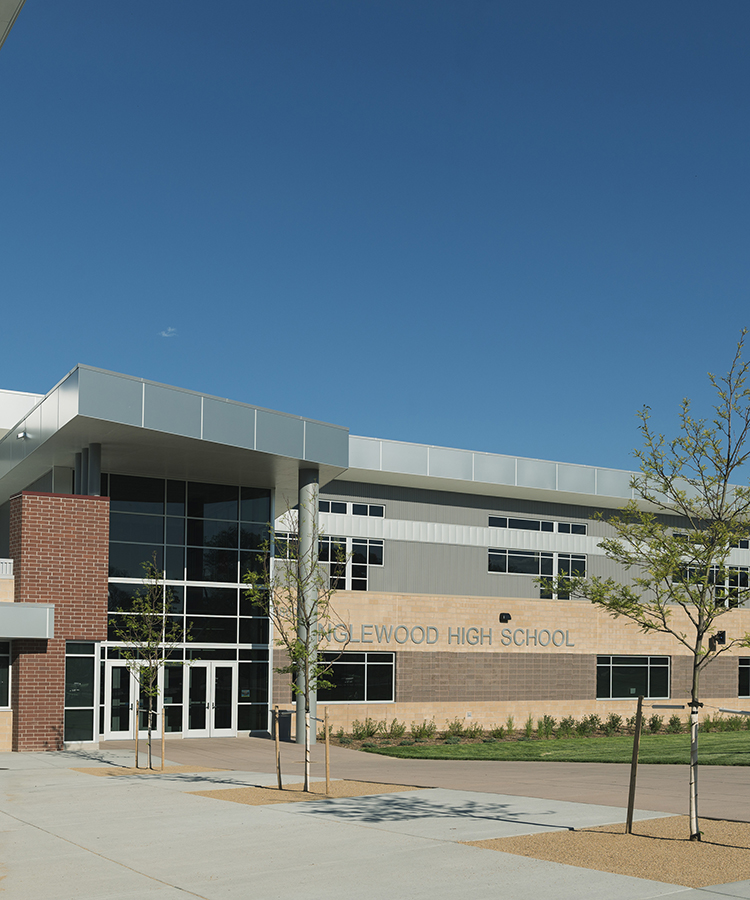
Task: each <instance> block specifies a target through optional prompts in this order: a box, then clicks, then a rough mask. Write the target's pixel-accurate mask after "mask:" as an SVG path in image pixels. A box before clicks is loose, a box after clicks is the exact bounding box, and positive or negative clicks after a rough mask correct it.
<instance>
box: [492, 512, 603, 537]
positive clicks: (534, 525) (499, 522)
mask: <svg viewBox="0 0 750 900" xmlns="http://www.w3.org/2000/svg"><path fill="white" fill-rule="evenodd" d="M490 528H518V529H521V530H523V531H548V532H557V533H558V534H586V532H587V527H586V525H583V524H581V523H579V522H550V521H546V520H542V519H512V518H510V517H508V516H490Z"/></svg>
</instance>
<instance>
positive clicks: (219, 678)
mask: <svg viewBox="0 0 750 900" xmlns="http://www.w3.org/2000/svg"><path fill="white" fill-rule="evenodd" d="M102 494H103V495H106V496H109V498H110V544H109V619H110V625H109V631H108V640H107V642H106V643H105V644H103V645H102V650H101V652H102V661H104V660H105V659H106V660H107V661H108V662H109V666H111V665H112V664H113V661H115V660H117V659H119V658H120V656H121V653H120V650H121V644H119V643H118V641H117V640H116V633H115V632H116V626H115V624H113V623H116V621H117V618H118V616H119V615H120V614H121V613H123V612H127V611H128V610H129V609H130V607H131V604H132V599H133V596H134V594H135V592H136V591H138V590H139V588H141V587H142V586H143V579H144V574H145V572H144V564H147V563H150V562H154V563H155V565H156V568H157V569H159V570H160V571H163V572H164V592H165V593H164V596H165V603H166V605H167V609H166V612H167V615H168V617H169V619H170V620H171V621H172V622H174V623H175V624H177V625H178V626H179V628H180V631H181V633H182V635H183V637H184V636H185V635H188V636H189V638H190V639H189V640H183V641H182V642H181V643H179V644H178V645H177V647H176V648H175V649H174V650H173V651H172V652H171V653H170V657H169V662H168V664H167V666H166V667H165V670H164V672H163V676H162V678H163V689H162V691H161V697H162V699H163V703H164V706H165V727H166V731H167V733H173V734H179V733H182V734H186V735H187V734H190V733H191V732H192V733H196V732H197V731H200V730H201V729H202V728H203V726H201V727H200V728H199V727H198V726H197V724H196V723H197V722H198V718H200V716H201V715H204V716H205V715H206V703H207V702H208V703H210V704H213V706H212V711H213V714H212V721H213V722H214V723H215V724H214V726H213V727H214V728H215V730H218V731H221V732H223V733H225V734H227V733H230V732H231V731H235V732H236V731H265V730H266V729H267V728H268V703H269V687H270V678H269V672H270V669H269V667H270V656H269V622H268V617H267V616H266V615H265V614H264V613H263V610H262V609H260V608H259V607H257V606H254V605H253V604H251V603H250V602H249V601H248V599H247V598H246V597H245V593H244V589H245V585H244V583H243V582H242V576H243V574H244V573H245V572H247V571H259V570H260V568H259V567H261V566H262V565H263V562H264V560H263V554H264V553H266V552H267V549H268V546H269V530H268V529H269V522H271V521H272V499H271V492H270V490H268V489H266V488H254V487H239V486H236V485H222V484H205V483H199V482H185V481H175V480H164V479H159V478H144V477H136V476H130V475H118V474H115V473H111V474H105V475H103V476H102ZM204 661H205V662H206V663H210V664H211V665H209V666H207V665H202V664H201V663H203V662H204ZM221 663H224V665H221ZM227 664H229V665H227ZM109 666H108V668H109ZM209 670H210V675H211V677H212V678H213V679H214V681H213V682H212V683H211V684H208V683H207V684H206V685H204V689H203V690H202V691H201V689H200V684H199V682H201V679H205V678H206V677H207V675H208V674H209ZM123 683H124V678H123ZM124 689H125V688H124V686H123V685H121V684H120V682H119V681H117V679H116V678H113V679H112V682H111V686H110V687H109V690H103V691H102V695H101V702H102V706H103V708H102V711H101V714H100V716H99V721H100V723H104V722H105V721H106V722H109V721H110V720H111V719H112V718H113V717H117V716H118V715H119V716H121V717H124V715H125V710H124V707H125V706H126V705H129V703H130V701H131V698H130V696H129V697H128V698H127V700H124V699H123V690H124ZM131 690H132V689H131ZM199 695H200V698H202V699H200V702H199V699H198V697H199ZM206 697H208V698H210V699H209V700H206ZM201 704H202V705H203V708H204V710H203V712H202V713H201V712H200V711H199V709H198V706H199V705H201ZM196 717H197V718H196ZM123 723H124V718H123ZM206 727H208V726H206ZM100 730H101V731H102V733H104V731H103V729H100Z"/></svg>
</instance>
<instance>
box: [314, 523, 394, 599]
mask: <svg viewBox="0 0 750 900" xmlns="http://www.w3.org/2000/svg"><path fill="white" fill-rule="evenodd" d="M383 550H384V544H383V541H379V540H374V539H372V538H343V537H329V536H328V535H324V536H323V537H321V538H320V541H319V544H318V553H319V555H320V561H321V562H322V563H324V564H326V565H327V566H328V571H329V575H330V579H331V587H332V588H336V590H340V591H366V590H367V587H368V583H369V573H370V568H371V567H372V566H382V565H383Z"/></svg>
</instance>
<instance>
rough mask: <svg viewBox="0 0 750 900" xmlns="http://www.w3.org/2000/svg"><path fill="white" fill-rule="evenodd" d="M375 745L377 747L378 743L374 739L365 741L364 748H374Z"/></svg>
mask: <svg viewBox="0 0 750 900" xmlns="http://www.w3.org/2000/svg"><path fill="white" fill-rule="evenodd" d="M375 747H377V744H376V743H375V742H374V741H365V742H364V744H362V749H363V750H372V749H374V748H375Z"/></svg>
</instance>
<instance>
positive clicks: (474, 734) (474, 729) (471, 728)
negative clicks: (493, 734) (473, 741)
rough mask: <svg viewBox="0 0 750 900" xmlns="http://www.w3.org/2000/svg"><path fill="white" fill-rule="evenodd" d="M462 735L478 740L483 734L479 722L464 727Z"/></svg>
mask: <svg viewBox="0 0 750 900" xmlns="http://www.w3.org/2000/svg"><path fill="white" fill-rule="evenodd" d="M464 734H465V735H466V737H467V738H480V737H482V735H483V734H484V728H482V726H481V725H480V724H479V722H472V723H471V725H467V726H466V728H465V729H464Z"/></svg>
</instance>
